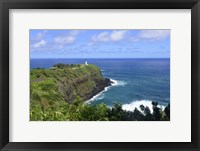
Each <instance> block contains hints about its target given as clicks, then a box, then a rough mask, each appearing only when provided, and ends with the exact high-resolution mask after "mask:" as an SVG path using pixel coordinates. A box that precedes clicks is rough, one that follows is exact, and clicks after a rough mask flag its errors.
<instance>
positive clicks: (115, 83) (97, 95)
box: [86, 79, 127, 104]
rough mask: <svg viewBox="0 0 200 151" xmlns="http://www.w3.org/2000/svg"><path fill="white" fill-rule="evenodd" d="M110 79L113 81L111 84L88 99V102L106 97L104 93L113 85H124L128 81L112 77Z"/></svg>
mask: <svg viewBox="0 0 200 151" xmlns="http://www.w3.org/2000/svg"><path fill="white" fill-rule="evenodd" d="M110 81H111V82H112V84H111V86H108V87H105V89H104V90H103V91H101V92H99V93H98V94H96V95H95V96H93V97H92V98H91V99H89V100H87V101H86V103H88V104H90V103H91V102H93V101H95V100H101V99H103V98H104V93H105V92H106V91H108V90H109V89H110V88H111V87H113V86H124V85H126V84H127V83H126V82H124V81H117V80H114V79H110Z"/></svg>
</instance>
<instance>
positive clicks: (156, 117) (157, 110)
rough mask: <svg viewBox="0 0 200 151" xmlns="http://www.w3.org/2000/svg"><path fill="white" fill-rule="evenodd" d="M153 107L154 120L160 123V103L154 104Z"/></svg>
mask: <svg viewBox="0 0 200 151" xmlns="http://www.w3.org/2000/svg"><path fill="white" fill-rule="evenodd" d="M152 105H153V119H154V120H155V121H160V120H161V113H160V108H158V107H157V105H158V102H152Z"/></svg>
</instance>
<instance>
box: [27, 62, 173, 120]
mask: <svg viewBox="0 0 200 151" xmlns="http://www.w3.org/2000/svg"><path fill="white" fill-rule="evenodd" d="M30 79H31V81H30V85H31V86H30V98H31V101H30V104H31V107H30V120H31V121H58V120H64V121H68V120H70V121H77V120H78V121H108V120H112V121H123V120H125V121H127V120H141V121H143V120H149V121H152V120H169V119H170V115H169V113H170V107H169V105H168V106H167V107H166V108H165V109H164V110H163V109H161V108H159V107H157V106H158V104H157V103H156V102H152V105H153V113H151V112H150V110H149V108H148V107H145V106H143V105H141V106H140V110H138V109H135V110H134V111H132V112H130V111H124V110H122V106H121V105H119V104H114V105H113V107H112V108H109V107H107V106H106V105H105V104H99V105H94V106H90V105H88V104H86V103H85V100H88V99H90V98H91V97H93V96H94V95H96V94H97V93H98V92H100V91H102V90H104V88H105V87H107V86H110V85H111V81H110V79H107V78H104V77H103V76H102V74H101V71H100V69H99V68H98V67H97V66H95V65H65V64H57V65H55V66H54V67H52V68H50V69H41V68H38V69H32V70H31V73H30Z"/></svg>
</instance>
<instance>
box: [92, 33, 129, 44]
mask: <svg viewBox="0 0 200 151" xmlns="http://www.w3.org/2000/svg"><path fill="white" fill-rule="evenodd" d="M126 33H127V30H113V31H112V32H105V31H104V32H102V33H100V34H98V35H95V36H93V37H92V41H100V42H107V41H119V40H123V39H124V38H125V35H126Z"/></svg>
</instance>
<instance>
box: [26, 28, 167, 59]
mask: <svg viewBox="0 0 200 151" xmlns="http://www.w3.org/2000/svg"><path fill="white" fill-rule="evenodd" d="M30 57H31V58H169V57H170V30H167V29H166V30H114V29H113V30H96V29H95V30H94V29H91V30H64V29H62V30H38V29H32V30H30Z"/></svg>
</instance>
